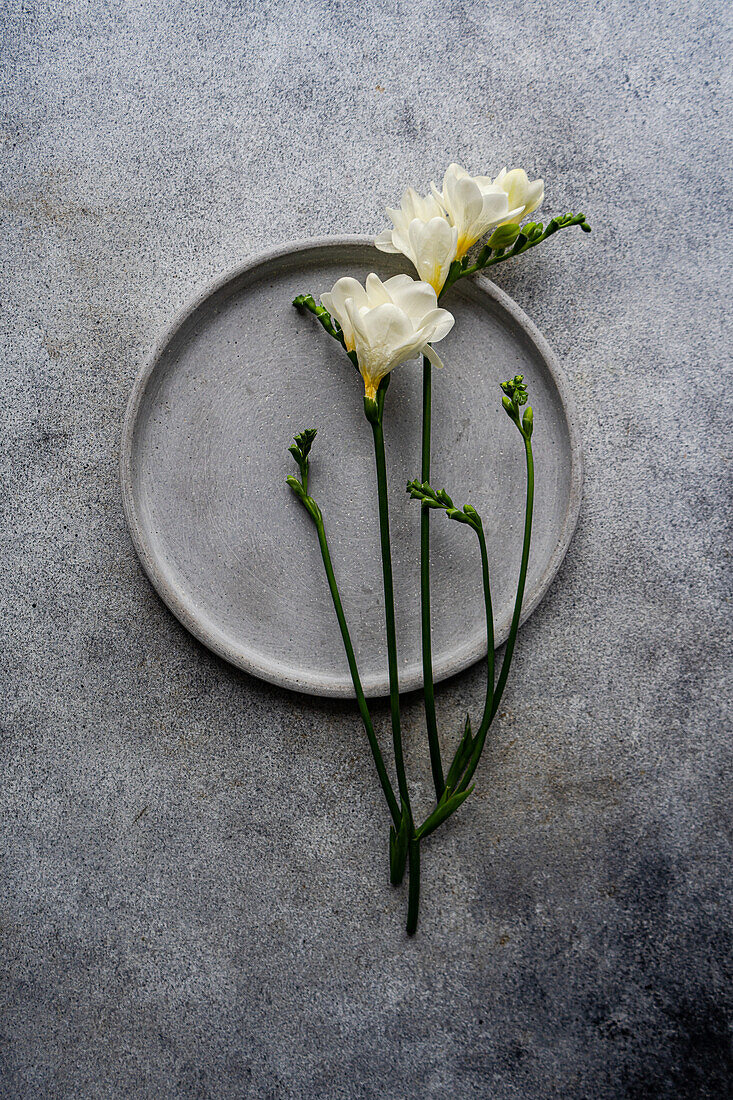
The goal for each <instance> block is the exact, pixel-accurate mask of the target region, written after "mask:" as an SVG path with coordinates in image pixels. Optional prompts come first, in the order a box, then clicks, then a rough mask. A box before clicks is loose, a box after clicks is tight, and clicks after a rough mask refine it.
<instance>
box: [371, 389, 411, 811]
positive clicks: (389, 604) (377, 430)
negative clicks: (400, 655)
mask: <svg viewBox="0 0 733 1100" xmlns="http://www.w3.org/2000/svg"><path fill="white" fill-rule="evenodd" d="M380 396H382V405H383V403H384V399H383V395H380ZM371 425H372V432H373V434H374V457H375V460H376V466H377V494H378V498H379V535H380V538H381V542H382V576H383V582H384V615H385V621H386V629H387V666H388V669H389V703H390V711H391V714H392V738H393V741H394V755H395V767H396V769H397V783H398V786H399V791H400V795H401V797H402V800H403V802H404V803H405V806H406V807H407V808H408V810H409V809H410V794H409V791H408V789H407V776H406V774H405V760H404V756H403V754H402V729H401V726H400V689H399V676H398V671H397V631H396V627H395V611H394V585H393V581H392V552H391V549H390V543H389V508H388V504H387V461H386V456H385V453H384V432H383V430H382V409H380V411H379V415H378V416H377V417H375V419H374V420H372V421H371Z"/></svg>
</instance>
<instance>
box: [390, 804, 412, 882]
mask: <svg viewBox="0 0 733 1100" xmlns="http://www.w3.org/2000/svg"><path fill="white" fill-rule="evenodd" d="M410 823H411V818H410V811H409V810H408V809H407V807H406V806H405V803H404V802H403V803H402V817H401V819H400V827H399V829H397V830H395V827H394V825H390V828H389V881H390V882H391V883H392V885H393V886H399V884H400V883H401V882H402V879H403V878H404V877H405V865H406V864H407V850H408V847H409V843H410Z"/></svg>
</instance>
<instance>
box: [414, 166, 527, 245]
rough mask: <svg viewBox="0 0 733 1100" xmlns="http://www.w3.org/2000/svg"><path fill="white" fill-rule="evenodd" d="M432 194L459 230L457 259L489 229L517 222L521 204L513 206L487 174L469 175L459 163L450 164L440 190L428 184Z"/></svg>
mask: <svg viewBox="0 0 733 1100" xmlns="http://www.w3.org/2000/svg"><path fill="white" fill-rule="evenodd" d="M430 186H431V189H432V193H433V197H434V198H435V200H436V202H438V203H440V205H441V206H442V208H443V209H444V210H445V212H446V214H447V215H448V218H449V220H450V223H451V225H452V226H454V227H455V228H456V229H457V231H458V240H457V246H456V259H460V258H461V257H462V256H465V254H466V253H467V252H468V250H469V248H471V247H472V246H473V245H474V244H475V243H476V241H478V240H480V239H481V237H483V236H485V235H486V234H487V233H488V232H489V230H490V229H494V228H495V227H496V226H497V225H500V224H501V223H502V222H506V221H516V220H517V219H518V218H519V217H520V216H521V214H522V207H521V206H520V207H518V208H516V209H513V208H512V207H511V205H510V201H509V196H508V193H507V191H505V190H504V188H503V187H502V186H501V185H500V184H498V183H495V182H494V180H492V179H491V177H490V176H469V174H468V172H466V171H465V169H463V168H461V166H460V165H459V164H451V165H450V166H449V168H448V169H447V171H446V173H445V175H444V177H443V190H442V191H438V189H437V187H436V186H435V184H434V183H431V185H430Z"/></svg>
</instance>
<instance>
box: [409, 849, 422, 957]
mask: <svg viewBox="0 0 733 1100" xmlns="http://www.w3.org/2000/svg"><path fill="white" fill-rule="evenodd" d="M408 852H409V860H410V883H409V888H408V895H407V935H408V936H414V935H415V932H416V931H417V916H418V911H419V909H420V841H419V840H418V839H417V837H416V836H415V835H414V834H413V836H412V837H411V839H410V847H409V849H408Z"/></svg>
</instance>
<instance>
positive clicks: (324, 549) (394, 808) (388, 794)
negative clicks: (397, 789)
mask: <svg viewBox="0 0 733 1100" xmlns="http://www.w3.org/2000/svg"><path fill="white" fill-rule="evenodd" d="M315 524H316V530H317V532H318V543H319V546H320V548H321V557H322V558H323V564H324V566H325V569H326V577H327V578H328V587H329V588H330V590H331V598H332V600H333V606H334V609H335V611H336V618H337V619H338V624H339V627H340V628H341V637H342V638H343V642H344V649H345V650H346V659H347V661H348V662H349V671H350V673H351V679H352V682H353V684H354V691H355V692H356V701H357V703H358V705H359V713H360V714H361V720H362V722H363V723H364V729H365V730H366V735H367V738H368V740H369V746H370V748H371V750H372V756H373V757H374V763H375V764H376V766H377V773H378V775H379V782H380V783H381V784H382V790H383V791H384V797H385V798H386V799H387V805H388V806H389V811H390V813H391V814H392V820H393V821H394V824H395V828H397V829H399V826H400V821H401V820H402V814H401V812H400V808H399V805H398V804H397V799H396V798H395V793H394V791H393V789H392V784H391V783H390V781H389V776H388V775H387V769H386V767H385V766H384V758H383V756H382V753H381V751H380V748H379V744H378V742H377V738H376V734H375V733H374V726H373V725H372V719H371V715H370V714H369V708H368V707H367V702H366V699H365V697H364V691H363V689H362V686H361V679H360V677H359V670H358V668H357V666H356V657H355V656H354V647H353V646H352V644H351V637H350V635H349V628H348V626H347V625H346V616H345V615H344V609H343V605H342V603H341V597H340V595H339V590H338V585H337V584H336V577H335V575H334V572H333V564H332V562H331V554H330V553H329V549H328V542H327V540H326V531H325V528H324V526H323V519H322V517H320V511H319V516H318V517H317V518H316V519H315Z"/></svg>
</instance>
